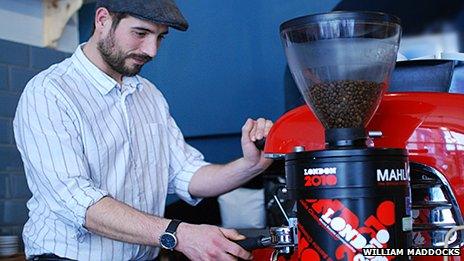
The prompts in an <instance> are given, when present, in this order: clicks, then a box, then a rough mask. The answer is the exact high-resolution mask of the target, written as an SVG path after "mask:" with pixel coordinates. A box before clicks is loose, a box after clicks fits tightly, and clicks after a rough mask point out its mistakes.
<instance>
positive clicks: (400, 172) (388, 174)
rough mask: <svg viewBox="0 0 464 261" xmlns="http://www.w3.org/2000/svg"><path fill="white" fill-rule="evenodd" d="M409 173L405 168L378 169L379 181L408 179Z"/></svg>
mask: <svg viewBox="0 0 464 261" xmlns="http://www.w3.org/2000/svg"><path fill="white" fill-rule="evenodd" d="M408 180H409V175H408V172H407V171H406V170H405V169H384V170H381V169H377V181H378V182H395V181H408Z"/></svg>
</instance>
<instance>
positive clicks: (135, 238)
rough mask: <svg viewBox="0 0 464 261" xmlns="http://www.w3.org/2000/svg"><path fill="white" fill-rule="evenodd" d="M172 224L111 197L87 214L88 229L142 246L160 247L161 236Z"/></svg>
mask: <svg viewBox="0 0 464 261" xmlns="http://www.w3.org/2000/svg"><path fill="white" fill-rule="evenodd" d="M168 223H169V220H167V219H164V218H160V217H156V216H152V215H148V214H145V213H143V212H140V211H138V210H136V209H134V208H133V207H131V206H129V205H126V204H124V203H122V202H119V201H117V200H115V199H113V198H110V197H104V198H102V199H101V200H100V201H98V202H97V203H95V204H94V205H92V206H91V207H90V208H89V209H88V210H87V213H86V218H85V227H86V228H87V229H88V230H89V231H91V232H93V233H96V234H99V235H102V236H105V237H109V238H112V239H115V240H118V241H124V242H129V243H135V244H142V245H152V246H153V245H156V246H159V239H158V237H159V235H161V234H162V233H163V232H164V230H165V229H166V227H167V226H168Z"/></svg>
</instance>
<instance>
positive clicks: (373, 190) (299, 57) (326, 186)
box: [270, 12, 412, 260]
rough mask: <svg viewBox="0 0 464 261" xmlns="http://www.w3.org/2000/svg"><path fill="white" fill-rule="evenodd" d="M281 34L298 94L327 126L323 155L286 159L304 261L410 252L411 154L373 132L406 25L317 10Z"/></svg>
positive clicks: (298, 150) (382, 17) (378, 16)
mask: <svg viewBox="0 0 464 261" xmlns="http://www.w3.org/2000/svg"><path fill="white" fill-rule="evenodd" d="M280 34H281V38H282V41H283V46H284V49H285V54H286V57H287V61H288V65H289V68H290V71H291V73H292V75H293V78H294V80H295V82H296V84H297V86H298V89H299V90H300V92H301V94H302V96H303V98H304V100H305V101H306V103H307V105H308V106H309V108H310V109H311V111H312V112H313V113H314V115H315V116H316V117H317V118H318V119H319V121H320V122H321V123H322V125H323V127H324V129H325V148H324V149H321V150H307V149H306V148H305V145H304V144H301V145H300V146H294V148H293V152H292V153H286V154H285V174H286V189H287V191H288V195H289V197H290V199H293V200H295V201H296V202H297V211H296V213H297V220H298V221H297V223H298V226H297V231H298V232H297V234H298V240H297V243H298V259H300V260H317V259H321V260H327V259H332V260H365V259H366V258H365V256H364V255H363V252H362V249H363V248H407V247H410V243H411V233H410V232H411V230H412V218H411V197H410V186H409V166H408V155H407V151H406V150H405V149H404V148H397V149H396V148H375V147H373V146H372V138H373V136H376V135H378V134H377V133H370V134H369V133H368V132H367V130H366V125H367V123H368V122H369V121H370V119H371V118H372V116H373V115H374V113H375V111H376V109H377V108H378V106H379V103H380V101H381V99H382V96H383V94H384V93H385V91H386V89H387V85H388V81H389V79H390V75H391V73H392V70H393V68H394V65H395V61H396V55H397V51H398V45H399V41H400V35H401V27H400V23H399V19H398V18H396V17H394V16H391V15H388V14H384V13H377V12H332V13H327V14H316V15H309V16H304V17H299V18H296V19H292V20H289V21H287V22H284V23H283V24H282V25H281V26H280ZM392 124H395V123H394V122H392ZM398 127H400V126H398ZM294 131H295V132H298V131H299V130H298V129H295V130H294ZM304 135H308V136H310V135H313V133H311V131H310V132H308V133H305V134H304ZM271 137H272V136H271ZM270 155H272V154H270ZM274 156H281V155H274ZM295 241H296V240H295ZM384 258H385V257H384ZM369 259H370V258H369ZM379 260H380V259H379Z"/></svg>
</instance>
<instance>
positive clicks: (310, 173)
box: [304, 167, 337, 187]
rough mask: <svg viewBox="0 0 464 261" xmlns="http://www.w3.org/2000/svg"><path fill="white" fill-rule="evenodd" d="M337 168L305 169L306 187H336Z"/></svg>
mask: <svg viewBox="0 0 464 261" xmlns="http://www.w3.org/2000/svg"><path fill="white" fill-rule="evenodd" d="M336 174H337V168H335V167H331V168H310V169H304V175H305V177H304V179H305V187H319V186H334V185H336V184H337V176H336Z"/></svg>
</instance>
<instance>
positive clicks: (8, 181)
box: [0, 40, 69, 235]
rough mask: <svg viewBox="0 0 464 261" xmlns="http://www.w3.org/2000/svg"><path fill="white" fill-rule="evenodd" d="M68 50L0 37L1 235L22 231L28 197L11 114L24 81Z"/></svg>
mask: <svg viewBox="0 0 464 261" xmlns="http://www.w3.org/2000/svg"><path fill="white" fill-rule="evenodd" d="M67 56H69V54H66V53H62V52H57V51H54V50H50V49H46V48H37V47H32V46H28V45H24V44H19V43H14V42H10V41H5V40H0V235H21V231H22V227H23V225H24V223H25V222H26V220H27V213H28V211H27V208H26V202H27V200H28V199H29V198H30V197H31V192H30V191H29V188H28V186H27V182H26V177H25V176H24V170H23V165H22V161H21V156H20V154H19V151H18V150H17V149H16V145H15V143H14V137H13V117H14V114H15V111H16V105H17V103H18V100H19V96H20V95H21V92H22V90H23V89H24V87H25V86H26V83H27V82H28V81H29V80H30V79H31V78H32V77H33V76H34V75H35V74H37V73H38V72H39V71H41V70H43V69H45V68H47V67H48V66H50V65H51V64H53V63H56V62H59V61H61V60H63V59H64V58H65V57H67Z"/></svg>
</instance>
